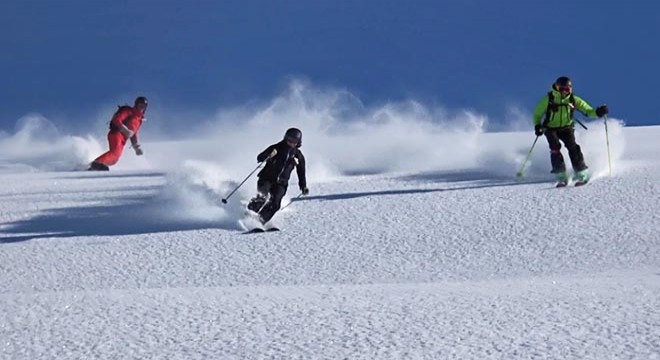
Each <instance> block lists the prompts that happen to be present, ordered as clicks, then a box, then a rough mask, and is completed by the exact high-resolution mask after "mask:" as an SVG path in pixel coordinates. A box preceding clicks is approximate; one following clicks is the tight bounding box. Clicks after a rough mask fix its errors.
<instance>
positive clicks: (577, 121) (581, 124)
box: [573, 118, 589, 130]
mask: <svg viewBox="0 0 660 360" xmlns="http://www.w3.org/2000/svg"><path fill="white" fill-rule="evenodd" d="M573 120H575V122H576V123H578V124H580V126H582V127H583V128H584V129H585V130H589V129H587V127H586V126H584V124H583V123H582V122H581V121H580V120H578V118H574V119H573Z"/></svg>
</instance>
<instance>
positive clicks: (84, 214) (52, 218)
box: [0, 196, 239, 243]
mask: <svg viewBox="0 0 660 360" xmlns="http://www.w3.org/2000/svg"><path fill="white" fill-rule="evenodd" d="M210 228H216V229H219V228H222V229H239V226H238V225H237V224H236V221H233V220H231V219H228V218H218V217H215V218H211V217H208V218H199V217H198V218H195V217H194V216H185V214H184V215H181V214H180V211H177V210H176V209H172V207H171V206H169V204H168V203H167V202H166V201H163V200H158V198H156V197H154V196H150V197H138V198H134V199H132V201H130V202H128V201H123V202H115V203H114V204H112V205H98V206H80V207H69V208H64V209H53V210H48V211H47V212H46V213H44V214H40V215H37V216H35V217H33V218H31V219H27V220H21V221H16V222H13V223H8V224H5V227H4V228H3V229H2V230H0V243H13V242H20V241H26V240H32V239H39V238H69V237H76V236H121V235H138V234H148V233H159V232H172V231H185V230H199V229H210Z"/></svg>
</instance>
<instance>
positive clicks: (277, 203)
mask: <svg viewBox="0 0 660 360" xmlns="http://www.w3.org/2000/svg"><path fill="white" fill-rule="evenodd" d="M286 189H287V184H278V183H275V184H274V185H273V186H272V187H271V189H270V200H269V201H268V204H266V206H264V208H263V209H261V211H260V212H259V215H260V216H261V219H262V221H263V223H264V224H265V223H267V222H268V221H270V219H271V218H272V217H273V216H274V215H275V213H276V212H277V211H278V210H279V209H280V207H281V205H282V198H284V195H286Z"/></svg>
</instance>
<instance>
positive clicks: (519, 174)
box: [516, 135, 539, 177]
mask: <svg viewBox="0 0 660 360" xmlns="http://www.w3.org/2000/svg"><path fill="white" fill-rule="evenodd" d="M538 139H539V136H538V135H537V136H536V139H534V143H533V144H532V147H531V148H530V149H529V152H528V153H527V157H526V158H525V161H524V162H523V164H522V166H521V167H520V171H518V172H517V173H516V176H517V177H522V176H523V172H524V171H525V166H526V165H527V161H529V157H530V156H531V155H532V150H534V145H536V142H537V141H538Z"/></svg>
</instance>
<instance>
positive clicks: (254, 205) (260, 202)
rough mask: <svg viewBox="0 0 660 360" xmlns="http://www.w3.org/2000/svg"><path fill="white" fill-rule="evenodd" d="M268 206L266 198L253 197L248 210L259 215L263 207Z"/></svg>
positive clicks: (260, 196)
mask: <svg viewBox="0 0 660 360" xmlns="http://www.w3.org/2000/svg"><path fill="white" fill-rule="evenodd" d="M265 204H266V197H265V196H263V195H261V194H257V196H255V197H253V198H252V199H251V200H250V202H249V203H248V205H247V208H248V210H250V211H252V212H255V213H259V210H261V208H262V207H264V205H265Z"/></svg>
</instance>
